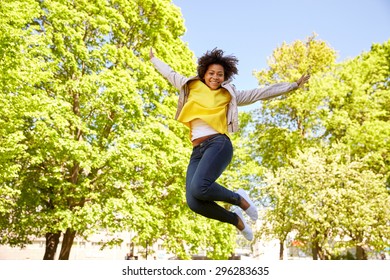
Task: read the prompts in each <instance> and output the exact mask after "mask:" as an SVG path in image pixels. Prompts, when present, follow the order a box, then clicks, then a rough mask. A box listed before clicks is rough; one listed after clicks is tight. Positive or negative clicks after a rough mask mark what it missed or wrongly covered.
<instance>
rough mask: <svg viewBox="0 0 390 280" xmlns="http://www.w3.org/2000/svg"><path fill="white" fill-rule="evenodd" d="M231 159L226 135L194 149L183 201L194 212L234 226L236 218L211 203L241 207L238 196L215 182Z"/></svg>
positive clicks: (231, 152)
mask: <svg viewBox="0 0 390 280" xmlns="http://www.w3.org/2000/svg"><path fill="white" fill-rule="evenodd" d="M232 155H233V147H232V144H231V142H230V139H229V138H228V137H227V136H225V135H219V136H217V137H213V138H211V139H209V140H206V141H205V142H203V143H202V144H201V145H199V146H197V147H196V148H194V149H193V152H192V155H191V159H190V163H189V165H188V169H187V177H186V189H187V190H186V198H187V203H188V206H189V207H190V208H191V210H193V211H194V212H196V213H198V214H200V215H203V216H205V217H207V218H211V219H216V220H219V221H221V222H225V223H230V224H232V225H234V226H237V225H238V222H239V218H238V216H237V214H235V213H233V212H230V211H228V210H226V209H225V208H223V207H221V206H220V205H218V204H217V203H215V202H214V201H223V202H228V203H231V204H233V205H239V204H240V200H241V197H240V195H239V194H237V193H234V192H232V191H230V190H228V189H226V188H225V187H223V186H221V185H220V184H218V183H216V182H215V181H216V180H217V179H218V177H219V176H221V174H222V172H223V171H224V170H225V169H226V167H227V166H228V164H229V163H230V161H231V159H232Z"/></svg>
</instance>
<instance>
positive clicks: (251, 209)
mask: <svg viewBox="0 0 390 280" xmlns="http://www.w3.org/2000/svg"><path fill="white" fill-rule="evenodd" d="M237 193H238V194H239V195H240V196H241V197H242V198H244V199H245V200H246V201H247V202H248V203H249V207H248V209H246V210H245V213H247V214H248V216H249V217H250V218H251V219H252V221H256V220H257V219H258V217H259V214H258V213H257V208H256V206H255V204H254V203H253V202H252V200H250V199H249V196H248V195H247V194H246V192H245V191H244V190H243V189H239V190H238V191H237Z"/></svg>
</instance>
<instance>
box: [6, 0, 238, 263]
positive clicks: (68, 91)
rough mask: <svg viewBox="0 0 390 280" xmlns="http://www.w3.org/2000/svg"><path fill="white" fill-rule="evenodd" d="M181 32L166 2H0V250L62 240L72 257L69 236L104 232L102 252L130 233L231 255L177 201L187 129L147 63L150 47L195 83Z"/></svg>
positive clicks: (169, 91) (63, 255) (216, 231)
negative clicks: (106, 238)
mask: <svg viewBox="0 0 390 280" xmlns="http://www.w3.org/2000/svg"><path fill="white" fill-rule="evenodd" d="M184 31H185V27H184V23H183V18H182V16H181V14H180V10H179V9H178V8H177V7H175V6H174V5H173V4H172V3H171V1H168V0H142V1H138V0H110V1H107V0H95V1H87V0H76V1H68V0H56V1H54V0H45V1H39V0H20V1H10V0H5V1H2V2H1V5H0V60H1V63H0V94H1V98H0V100H1V101H0V102H1V106H0V107H1V109H0V114H1V118H0V144H1V145H0V147H1V148H0V152H1V157H0V167H1V170H0V183H1V189H0V217H1V221H0V227H1V231H0V234H1V236H0V242H1V243H2V244H11V245H18V246H24V245H25V244H28V243H29V242H30V241H31V238H32V237H33V236H37V237H39V236H46V237H47V241H48V242H47V248H46V253H45V258H54V256H55V253H56V247H57V245H58V242H59V240H58V237H59V236H61V235H62V237H63V238H62V248H61V251H60V252H59V258H60V259H68V258H69V256H70V252H71V246H72V243H73V240H74V238H75V237H76V236H80V237H82V238H88V237H89V236H90V235H91V234H92V233H95V232H97V231H100V230H102V229H104V230H105V232H106V233H107V235H108V236H112V239H111V241H110V242H109V245H115V244H118V243H121V242H122V241H123V240H117V239H116V238H115V233H116V232H118V231H132V232H135V233H136V237H135V238H134V240H133V241H134V242H136V243H137V244H139V245H143V244H146V245H145V246H147V244H151V243H153V242H154V241H156V240H157V239H163V240H165V246H166V248H167V249H168V250H170V251H171V252H173V253H176V254H177V255H178V256H179V257H181V258H189V256H190V255H191V254H192V253H194V252H197V251H198V250H199V249H200V248H211V249H210V250H209V251H210V252H209V254H210V256H211V257H213V258H227V257H228V256H229V255H230V254H231V253H232V244H233V243H232V240H231V239H229V238H226V232H225V228H224V227H222V228H221V227H219V226H217V224H216V223H211V224H209V223H206V222H205V220H202V219H201V218H199V217H194V215H193V214H192V213H191V212H190V211H189V210H188V208H187V206H186V204H185V196H184V189H185V188H184V174H185V168H186V164H187V158H188V156H189V153H190V145H189V142H188V139H187V137H188V131H187V130H186V129H185V128H183V126H180V125H178V124H177V123H176V122H175V121H174V120H173V116H174V112H175V107H176V101H177V97H176V90H175V89H173V88H172V87H171V86H169V85H168V83H167V81H166V80H165V79H164V78H163V77H161V76H160V75H159V74H158V73H157V72H156V71H155V69H154V68H153V66H152V64H151V63H150V62H149V59H148V51H149V49H150V47H153V48H154V49H156V51H157V52H158V55H159V57H161V58H162V59H164V60H165V61H167V62H168V63H170V64H171V65H172V67H174V68H175V69H176V70H177V71H179V72H181V73H183V74H185V75H191V74H193V73H194V71H195V64H194V59H193V53H192V52H191V51H190V50H189V49H188V47H187V46H186V45H185V43H183V42H182V41H181V39H180V37H181V36H182V35H183V33H184ZM230 232H231V231H230ZM53 236H54V237H57V238H52V237H53ZM210 236H214V237H213V238H212V239H210V238H209V237H210ZM51 242H54V243H51Z"/></svg>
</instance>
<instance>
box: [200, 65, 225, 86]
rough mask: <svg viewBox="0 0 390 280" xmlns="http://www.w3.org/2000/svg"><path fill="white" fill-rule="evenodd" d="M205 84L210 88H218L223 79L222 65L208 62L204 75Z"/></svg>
mask: <svg viewBox="0 0 390 280" xmlns="http://www.w3.org/2000/svg"><path fill="white" fill-rule="evenodd" d="M204 81H205V83H206V85H207V86H208V87H209V88H211V89H218V88H219V87H220V86H221V84H222V82H223V81H225V70H224V69H223V67H222V65H219V64H210V65H209V67H208V68H207V71H206V73H205V75H204Z"/></svg>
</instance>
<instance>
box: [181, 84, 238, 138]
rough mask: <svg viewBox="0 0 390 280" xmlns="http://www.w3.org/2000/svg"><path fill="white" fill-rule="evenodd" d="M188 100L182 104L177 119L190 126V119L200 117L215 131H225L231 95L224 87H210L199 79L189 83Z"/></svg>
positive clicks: (223, 132)
mask: <svg viewBox="0 0 390 280" xmlns="http://www.w3.org/2000/svg"><path fill="white" fill-rule="evenodd" d="M188 86H189V92H190V93H189V96H188V101H187V102H186V104H185V105H184V107H183V109H182V111H181V113H180V115H179V117H178V121H180V122H182V123H184V124H185V125H187V126H188V127H189V128H191V124H190V123H191V121H193V120H195V119H201V120H203V121H205V122H206V123H207V124H208V125H210V126H211V127H212V128H214V129H215V130H216V131H218V132H219V133H222V134H226V133H227V118H226V114H227V110H228V106H227V105H228V104H229V102H230V99H231V96H230V94H229V92H228V91H227V90H226V89H224V88H219V89H217V90H212V89H210V88H209V87H208V86H207V85H205V84H204V83H203V82H202V81H200V80H194V81H191V82H190V83H189V85H188Z"/></svg>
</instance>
